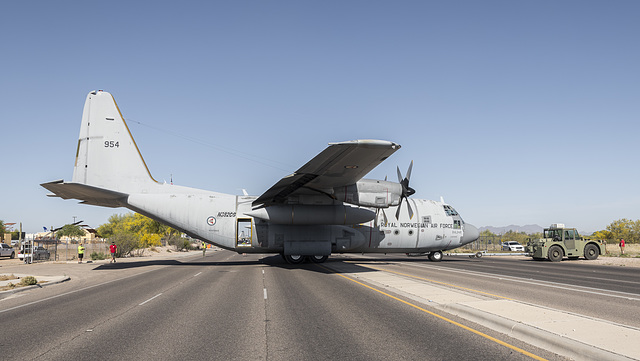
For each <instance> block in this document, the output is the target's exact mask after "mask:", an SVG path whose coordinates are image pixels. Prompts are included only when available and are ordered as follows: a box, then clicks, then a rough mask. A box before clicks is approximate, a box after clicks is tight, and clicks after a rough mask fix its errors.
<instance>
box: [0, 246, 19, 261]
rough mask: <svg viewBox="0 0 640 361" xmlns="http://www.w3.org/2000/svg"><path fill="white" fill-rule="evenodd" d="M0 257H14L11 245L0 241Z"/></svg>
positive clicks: (14, 253) (14, 252)
mask: <svg viewBox="0 0 640 361" xmlns="http://www.w3.org/2000/svg"><path fill="white" fill-rule="evenodd" d="M0 257H9V258H15V257H16V251H14V250H13V247H11V246H9V245H8V244H6V243H0Z"/></svg>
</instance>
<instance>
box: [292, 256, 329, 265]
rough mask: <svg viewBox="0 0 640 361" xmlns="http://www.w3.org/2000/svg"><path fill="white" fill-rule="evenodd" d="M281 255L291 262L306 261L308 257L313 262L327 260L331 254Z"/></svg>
mask: <svg viewBox="0 0 640 361" xmlns="http://www.w3.org/2000/svg"><path fill="white" fill-rule="evenodd" d="M280 255H281V256H282V258H284V260H285V261H287V263H289V264H300V263H302V262H304V261H305V259H308V260H310V261H311V262H313V263H323V262H324V261H326V260H327V258H329V256H301V255H299V254H291V255H284V254H280Z"/></svg>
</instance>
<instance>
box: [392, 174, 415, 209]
mask: <svg viewBox="0 0 640 361" xmlns="http://www.w3.org/2000/svg"><path fill="white" fill-rule="evenodd" d="M411 168H413V161H411V164H409V169H408V170H407V175H406V176H405V177H404V179H402V173H400V167H396V169H397V170H398V183H400V185H401V186H402V194H401V195H400V203H398V210H397V211H396V219H399V218H400V208H401V207H402V200H403V199H404V200H406V201H407V208H408V210H409V219H412V218H413V209H411V204H409V200H408V198H409V197H410V196H411V195H412V194H414V193H415V192H416V191H415V189H413V188H411V187H409V178H411Z"/></svg>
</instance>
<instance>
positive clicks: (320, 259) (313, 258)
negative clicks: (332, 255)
mask: <svg viewBox="0 0 640 361" xmlns="http://www.w3.org/2000/svg"><path fill="white" fill-rule="evenodd" d="M327 258H329V256H309V259H310V260H311V262H313V263H323V262H324V261H326V260H327Z"/></svg>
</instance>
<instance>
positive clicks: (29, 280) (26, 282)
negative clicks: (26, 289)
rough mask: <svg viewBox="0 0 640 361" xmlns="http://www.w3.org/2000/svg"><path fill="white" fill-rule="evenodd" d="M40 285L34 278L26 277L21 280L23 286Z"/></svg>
mask: <svg viewBox="0 0 640 361" xmlns="http://www.w3.org/2000/svg"><path fill="white" fill-rule="evenodd" d="M37 283H38V280H37V279H36V278H35V277H33V276H25V277H22V278H21V279H20V284H21V285H22V286H31V285H35V284H37Z"/></svg>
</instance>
